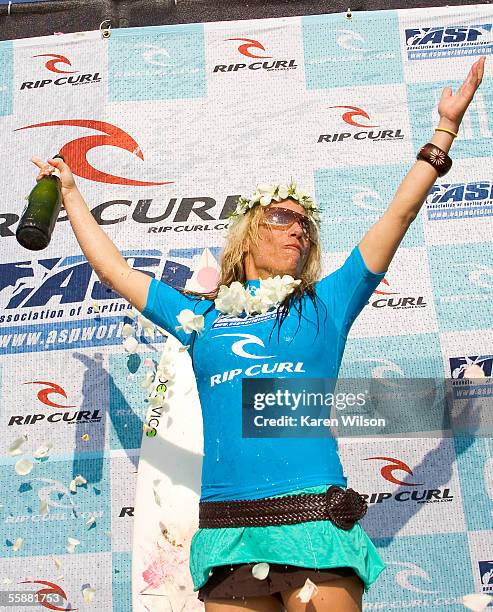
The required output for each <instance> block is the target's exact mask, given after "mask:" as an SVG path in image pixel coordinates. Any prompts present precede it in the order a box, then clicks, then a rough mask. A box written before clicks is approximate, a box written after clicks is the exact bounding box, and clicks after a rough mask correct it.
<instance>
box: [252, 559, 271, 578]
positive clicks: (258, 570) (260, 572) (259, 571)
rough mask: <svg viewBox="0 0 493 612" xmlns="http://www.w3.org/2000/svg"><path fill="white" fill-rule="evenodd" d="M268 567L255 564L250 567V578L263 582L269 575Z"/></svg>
mask: <svg viewBox="0 0 493 612" xmlns="http://www.w3.org/2000/svg"><path fill="white" fill-rule="evenodd" d="M269 570H270V565H269V564H268V563H256V564H255V565H254V566H253V567H252V576H253V577H254V578H256V579H257V580H265V579H266V578H267V576H268V575H269Z"/></svg>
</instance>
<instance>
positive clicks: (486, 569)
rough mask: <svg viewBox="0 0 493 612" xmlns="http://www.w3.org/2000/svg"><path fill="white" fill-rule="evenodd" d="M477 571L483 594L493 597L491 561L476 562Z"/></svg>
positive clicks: (492, 563) (492, 565)
mask: <svg viewBox="0 0 493 612" xmlns="http://www.w3.org/2000/svg"><path fill="white" fill-rule="evenodd" d="M478 570H479V576H480V579H481V589H482V591H483V593H487V594H488V595H493V561H478Z"/></svg>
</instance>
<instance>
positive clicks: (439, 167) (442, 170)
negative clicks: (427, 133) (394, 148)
mask: <svg viewBox="0 0 493 612" xmlns="http://www.w3.org/2000/svg"><path fill="white" fill-rule="evenodd" d="M416 159H422V160H423V161H425V162H428V163H429V164H431V165H432V166H433V168H434V169H435V170H436V171H437V172H438V176H444V175H445V174H447V172H448V171H449V170H450V168H451V167H452V160H451V159H450V157H449V156H448V155H447V154H446V153H445V151H442V149H440V147H437V146H436V145H434V144H433V143H431V142H428V143H427V144H425V145H424V146H423V147H421V149H420V150H419V151H418V154H417V155H416Z"/></svg>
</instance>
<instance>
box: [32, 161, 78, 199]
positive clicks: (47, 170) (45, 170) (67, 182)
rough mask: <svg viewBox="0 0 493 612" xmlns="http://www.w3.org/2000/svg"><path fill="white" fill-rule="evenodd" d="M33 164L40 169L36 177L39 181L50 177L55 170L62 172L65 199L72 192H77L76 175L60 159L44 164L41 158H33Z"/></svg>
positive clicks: (61, 179)
mask: <svg viewBox="0 0 493 612" xmlns="http://www.w3.org/2000/svg"><path fill="white" fill-rule="evenodd" d="M31 161H32V162H33V164H35V165H36V166H37V167H38V168H39V174H38V176H37V177H36V180H37V181H39V180H41V179H42V178H43V177H45V176H49V175H50V174H52V172H53V171H54V170H55V168H56V169H57V170H59V171H60V181H61V183H62V198H64V197H65V196H66V195H67V194H69V193H70V192H73V191H76V190H77V185H76V184H75V179H74V175H73V174H72V171H71V170H70V168H69V167H68V166H67V164H66V163H65V162H64V161H62V160H61V159H60V158H59V157H55V158H54V159H49V160H48V161H47V162H44V161H43V160H42V159H40V158H39V157H33V158H31Z"/></svg>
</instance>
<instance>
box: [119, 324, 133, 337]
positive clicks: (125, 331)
mask: <svg viewBox="0 0 493 612" xmlns="http://www.w3.org/2000/svg"><path fill="white" fill-rule="evenodd" d="M130 336H135V328H134V326H133V325H130V323H125V325H124V326H123V327H122V338H129V337H130Z"/></svg>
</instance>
